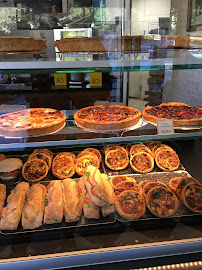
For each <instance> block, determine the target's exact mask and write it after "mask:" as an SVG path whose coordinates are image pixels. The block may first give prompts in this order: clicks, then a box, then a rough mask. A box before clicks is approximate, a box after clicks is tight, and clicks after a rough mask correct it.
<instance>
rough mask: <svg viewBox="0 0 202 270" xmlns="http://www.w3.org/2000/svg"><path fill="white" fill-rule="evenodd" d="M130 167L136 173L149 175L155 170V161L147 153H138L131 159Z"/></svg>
mask: <svg viewBox="0 0 202 270" xmlns="http://www.w3.org/2000/svg"><path fill="white" fill-rule="evenodd" d="M130 165H131V167H132V169H133V170H134V171H135V172H138V173H148V172H151V171H152V170H153V168H154V159H153V157H152V156H151V155H150V154H148V153H146V152H138V153H136V154H134V155H132V157H131V158H130Z"/></svg>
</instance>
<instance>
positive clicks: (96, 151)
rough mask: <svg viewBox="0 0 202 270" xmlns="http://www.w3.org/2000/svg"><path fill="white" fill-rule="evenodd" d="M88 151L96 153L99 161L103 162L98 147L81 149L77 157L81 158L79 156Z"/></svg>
mask: <svg viewBox="0 0 202 270" xmlns="http://www.w3.org/2000/svg"><path fill="white" fill-rule="evenodd" d="M88 153H90V154H91V153H93V154H95V155H96V156H97V158H98V160H99V162H101V160H102V155H101V153H100V151H99V150H97V149H96V148H86V149H84V150H83V151H81V152H80V153H78V155H77V158H79V157H80V156H82V155H86V154H88Z"/></svg>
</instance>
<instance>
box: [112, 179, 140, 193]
mask: <svg viewBox="0 0 202 270" xmlns="http://www.w3.org/2000/svg"><path fill="white" fill-rule="evenodd" d="M125 190H134V191H136V192H138V193H140V194H142V188H141V186H140V185H138V184H137V183H136V182H134V181H128V180H126V181H123V182H121V183H119V184H118V185H117V186H116V187H115V195H116V196H118V195H119V194H120V193H121V192H123V191H125Z"/></svg>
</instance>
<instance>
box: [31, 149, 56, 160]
mask: <svg viewBox="0 0 202 270" xmlns="http://www.w3.org/2000/svg"><path fill="white" fill-rule="evenodd" d="M33 153H45V154H46V155H49V156H50V158H51V160H53V152H52V151H51V150H49V149H46V148H44V149H35V150H34V152H33Z"/></svg>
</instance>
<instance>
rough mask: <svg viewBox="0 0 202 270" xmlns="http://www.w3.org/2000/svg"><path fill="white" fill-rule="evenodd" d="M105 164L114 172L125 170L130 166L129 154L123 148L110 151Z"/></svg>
mask: <svg viewBox="0 0 202 270" xmlns="http://www.w3.org/2000/svg"><path fill="white" fill-rule="evenodd" d="M105 164H106V165H107V167H108V168H110V169H111V170H114V171H120V170H123V169H125V168H126V167H127V166H128V164H129V159H128V154H127V152H126V150H125V149H124V148H123V147H120V148H117V149H116V150H109V151H108V152H107V154H106V155H105Z"/></svg>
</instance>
